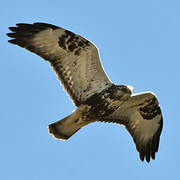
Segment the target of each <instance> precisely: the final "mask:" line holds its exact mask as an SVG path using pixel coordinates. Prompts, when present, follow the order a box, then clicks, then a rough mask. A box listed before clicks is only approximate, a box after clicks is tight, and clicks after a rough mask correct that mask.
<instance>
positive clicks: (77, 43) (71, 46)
mask: <svg viewBox="0 0 180 180" xmlns="http://www.w3.org/2000/svg"><path fill="white" fill-rule="evenodd" d="M58 43H59V46H60V47H61V48H63V49H64V50H66V51H68V52H74V55H76V56H79V55H80V54H81V50H82V49H83V48H85V47H87V46H90V42H89V41H88V40H86V39H84V38H82V37H80V36H78V35H76V34H74V33H73V32H70V31H68V30H65V31H64V34H63V35H61V36H60V37H59V41H58Z"/></svg>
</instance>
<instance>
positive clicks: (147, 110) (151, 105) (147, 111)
mask: <svg viewBox="0 0 180 180" xmlns="http://www.w3.org/2000/svg"><path fill="white" fill-rule="evenodd" d="M139 110H140V113H141V115H142V117H143V118H144V119H147V120H151V119H153V118H154V117H155V116H157V115H160V114H161V109H160V107H159V104H158V102H157V100H156V99H155V98H153V99H150V100H149V101H148V102H147V104H146V105H145V106H144V107H140V108H139Z"/></svg>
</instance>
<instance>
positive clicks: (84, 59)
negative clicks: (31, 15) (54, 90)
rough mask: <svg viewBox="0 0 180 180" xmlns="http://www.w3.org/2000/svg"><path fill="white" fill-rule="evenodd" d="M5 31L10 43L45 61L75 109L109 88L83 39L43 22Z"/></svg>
mask: <svg viewBox="0 0 180 180" xmlns="http://www.w3.org/2000/svg"><path fill="white" fill-rule="evenodd" d="M9 29H10V30H11V31H12V33H8V34H7V35H8V36H9V37H11V38H13V39H11V40H9V42H10V43H12V44H16V45H19V46H21V47H23V48H26V49H27V50H29V51H32V52H34V53H36V54H37V55H39V56H41V57H42V58H44V59H45V60H47V61H49V63H50V64H51V66H52V67H53V69H54V70H55V72H56V73H57V75H58V78H59V79H60V80H61V82H62V84H63V85H64V87H65V89H66V90H67V92H68V94H69V95H70V97H71V98H72V100H73V102H74V103H75V105H76V106H79V105H80V104H81V103H82V102H84V101H86V99H88V97H90V96H91V95H93V94H94V93H99V92H101V91H102V90H103V89H105V88H107V87H110V86H111V85H112V83H111V81H110V80H109V79H108V77H107V76H106V74H105V72H104V70H103V68H102V65H101V63H100V59H99V54H98V50H97V48H96V47H95V45H94V44H92V43H91V42H89V41H88V40H86V39H84V38H83V37H81V36H79V35H76V34H74V33H72V32H70V31H68V30H65V29H63V28H60V27H57V26H54V25H50V24H45V23H34V24H22V23H21V24H17V27H10V28H9Z"/></svg>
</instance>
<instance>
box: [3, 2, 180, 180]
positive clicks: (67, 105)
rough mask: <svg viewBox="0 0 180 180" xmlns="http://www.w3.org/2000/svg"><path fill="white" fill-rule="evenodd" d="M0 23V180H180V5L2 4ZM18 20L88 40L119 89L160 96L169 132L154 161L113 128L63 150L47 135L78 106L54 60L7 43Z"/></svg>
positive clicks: (85, 133)
mask: <svg viewBox="0 0 180 180" xmlns="http://www.w3.org/2000/svg"><path fill="white" fill-rule="evenodd" d="M0 19H1V25H0V27H1V28H0V53H1V58H0V82H1V84H0V121H1V126H0V127H1V130H0V179H3V180H12V179H13V180H42V179H43V180H50V179H60V180H61V179H64V180H66V179H68V180H69V179H73V180H84V179H86V180H92V179H103V180H109V179H113V180H119V179H138V180H144V179H146V180H150V179H151V180H152V179H154V180H156V179H163V180H169V179H173V180H179V179H180V174H179V173H180V172H179V171H180V155H179V152H180V140H179V137H180V136H179V126H180V117H179V109H180V105H179V101H180V95H179V90H180V83H179V81H180V1H179V0H171V1H170V0H148V1H145V0H136V1H135V0H127V1H124V0H117V1H115V0H111V1H97V0H89V1H85V0H76V1H73V0H71V1H60V0H59V1H58V0H54V1H50V0H39V1H37V0H31V1H25V0H13V1H5V0H2V1H1V6H0ZM21 22H25V23H33V22H46V23H51V24H55V25H58V26H61V27H64V28H66V29H68V30H71V31H73V32H75V33H77V34H80V35H81V36H84V37H85V38H87V39H89V40H90V41H92V42H93V43H95V44H96V45H97V47H98V48H99V52H100V56H101V60H102V64H103V66H104V69H105V71H106V73H107V74H108V76H109V77H110V79H111V80H112V81H113V82H114V83H116V84H129V85H132V86H133V87H134V90H135V93H138V92H143V91H153V92H154V93H155V94H156V95H157V97H158V99H159V102H160V105H161V108H162V113H163V117H164V127H163V131H162V135H161V140H160V148H159V152H158V153H157V154H156V160H155V161H153V160H152V161H151V162H150V163H149V164H148V163H146V162H141V161H140V159H139V154H138V152H137V151H136V148H135V145H134V142H133V140H132V138H131V136H130V135H129V134H128V132H127V131H126V130H125V128H124V127H123V126H119V125H116V124H105V123H94V124H91V125H88V126H86V127H84V128H83V129H82V130H80V131H79V132H78V133H77V134H75V135H74V136H73V137H72V138H71V139H69V140H68V141H66V142H63V141H58V140H55V139H53V137H52V136H50V135H49V134H48V129H47V126H48V124H50V123H52V122H54V121H56V120H59V119H62V118H63V117H65V116H67V115H69V114H70V113H71V112H72V111H73V110H74V109H75V107H74V106H73V104H72V103H71V101H70V100H69V97H68V96H67V95H66V93H65V91H64V90H63V87H62V86H61V85H60V83H59V81H58V80H57V77H56V75H55V73H54V72H53V70H52V69H51V67H50V66H49V64H48V63H47V62H45V61H43V60H42V59H41V58H40V57H38V56H36V55H34V54H32V53H30V52H28V51H26V50H24V49H22V48H20V47H18V46H13V45H11V44H9V43H8V42H7V41H8V39H9V38H8V37H7V36H6V33H7V32H8V27H9V26H14V25H15V24H16V23H21Z"/></svg>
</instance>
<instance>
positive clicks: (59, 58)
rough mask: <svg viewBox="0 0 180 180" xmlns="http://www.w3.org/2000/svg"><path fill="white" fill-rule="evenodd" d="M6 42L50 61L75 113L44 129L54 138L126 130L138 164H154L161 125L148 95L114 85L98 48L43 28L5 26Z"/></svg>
mask: <svg viewBox="0 0 180 180" xmlns="http://www.w3.org/2000/svg"><path fill="white" fill-rule="evenodd" d="M9 29H10V30H11V31H12V32H11V33H7V36H9V37H11V38H12V39H11V40H9V42H10V43H12V44H15V45H18V46H20V47H23V48H25V49H27V50H29V51H31V52H33V53H35V54H37V55H39V56H41V57H42V58H43V59H44V60H46V61H48V62H49V63H50V65H51V66H52V68H53V69H54V71H55V72H56V74H57V76H58V78H59V80H60V81H61V83H62V84H63V86H64V88H65V90H66V91H67V93H68V94H69V96H70V98H71V99H72V101H73V103H74V104H75V105H76V106H77V109H76V110H75V111H74V112H73V113H72V114H70V115H69V116H67V117H65V118H63V119H62V120H60V121H57V122H55V123H52V124H50V125H49V126H48V128H49V133H50V134H52V135H53V136H54V137H55V138H57V139H61V140H67V139H68V138H70V137H71V136H72V135H73V134H74V133H76V132H77V131H78V130H79V129H81V128H82V127H83V126H85V125H87V124H89V123H92V122H97V121H99V122H109V123H117V124H121V125H124V126H125V127H126V129H127V131H128V132H129V133H130V134H131V136H132V138H133V140H134V142H135V144H136V149H137V151H138V152H139V155H140V159H141V160H142V161H143V160H144V158H145V159H146V161H147V162H149V161H150V158H152V159H155V153H156V152H157V151H158V147H159V139H160V134H161V131H162V126H163V120H162V114H161V109H160V106H159V103H158V100H157V98H156V96H155V95H154V94H153V93H152V92H143V93H140V94H133V88H132V87H131V86H128V85H115V84H114V83H112V82H111V81H110V79H109V78H108V76H107V75H106V74H105V72H104V70H103V67H102V65H101V62H100V58H99V53H98V50H97V48H96V46H95V45H94V44H93V43H92V42H90V41H88V40H87V39H85V38H83V37H81V36H79V35H77V34H75V33H73V32H70V31H68V30H66V29H63V28H60V27H57V26H55V25H51V24H46V23H34V24H25V23H19V24H16V26H15V27H9Z"/></svg>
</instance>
